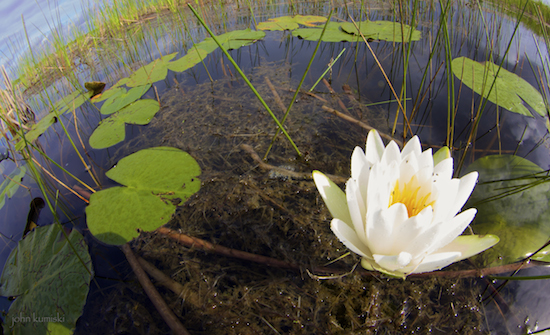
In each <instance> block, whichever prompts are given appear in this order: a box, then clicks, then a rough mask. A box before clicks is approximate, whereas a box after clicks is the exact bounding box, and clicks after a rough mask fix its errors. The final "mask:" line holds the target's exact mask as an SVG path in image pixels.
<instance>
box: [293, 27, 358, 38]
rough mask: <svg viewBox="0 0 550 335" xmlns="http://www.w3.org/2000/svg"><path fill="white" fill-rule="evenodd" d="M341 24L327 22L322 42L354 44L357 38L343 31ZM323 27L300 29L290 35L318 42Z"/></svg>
mask: <svg viewBox="0 0 550 335" xmlns="http://www.w3.org/2000/svg"><path fill="white" fill-rule="evenodd" d="M341 25H342V24H341V23H338V22H329V23H328V24H327V29H326V30H325V34H324V35H323V42H355V41H357V36H355V35H352V34H348V33H346V32H345V31H343V30H342V29H341V28H340V27H341ZM322 32H323V26H321V27H317V28H300V29H296V30H293V31H292V35H293V36H296V37H299V38H302V39H304V40H307V41H318V40H319V38H321V33H322Z"/></svg>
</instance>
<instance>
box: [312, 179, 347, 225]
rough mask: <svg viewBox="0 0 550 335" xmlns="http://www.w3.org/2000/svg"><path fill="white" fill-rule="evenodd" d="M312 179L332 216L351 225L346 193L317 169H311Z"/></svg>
mask: <svg viewBox="0 0 550 335" xmlns="http://www.w3.org/2000/svg"><path fill="white" fill-rule="evenodd" d="M313 180H314V181H315V185H316V186H317V189H318V190H319V193H320V194H321V197H322V198H323V200H324V201H325V204H326V205H327V207H328V210H329V211H330V214H331V215H332V217H334V218H338V219H340V220H342V221H343V222H346V223H347V224H348V225H349V226H350V228H351V227H353V224H352V221H351V216H350V214H349V209H348V202H347V200H346V194H345V193H344V192H343V191H342V190H341V189H340V187H338V185H336V184H335V183H334V182H333V181H332V180H330V179H328V178H327V176H325V175H324V174H322V173H321V172H319V171H313Z"/></svg>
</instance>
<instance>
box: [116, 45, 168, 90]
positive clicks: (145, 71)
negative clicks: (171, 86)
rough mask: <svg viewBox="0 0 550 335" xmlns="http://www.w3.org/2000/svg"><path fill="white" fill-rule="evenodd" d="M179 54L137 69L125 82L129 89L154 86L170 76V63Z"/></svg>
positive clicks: (162, 58)
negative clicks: (148, 85)
mask: <svg viewBox="0 0 550 335" xmlns="http://www.w3.org/2000/svg"><path fill="white" fill-rule="evenodd" d="M176 54H177V52H174V53H171V54H169V55H166V56H164V57H161V58H159V59H155V60H154V61H152V62H151V63H149V64H147V65H145V66H142V67H140V68H139V69H137V70H136V71H135V72H134V73H132V75H131V76H130V77H128V80H127V81H126V82H125V84H126V86H128V87H136V86H142V85H146V84H152V83H154V82H157V81H159V80H163V79H165V78H166V76H167V75H168V63H169V62H170V60H172V58H174V57H175V56H176Z"/></svg>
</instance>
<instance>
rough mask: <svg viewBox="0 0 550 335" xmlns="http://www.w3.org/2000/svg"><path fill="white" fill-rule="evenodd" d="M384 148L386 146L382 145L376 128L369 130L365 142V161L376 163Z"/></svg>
mask: <svg viewBox="0 0 550 335" xmlns="http://www.w3.org/2000/svg"><path fill="white" fill-rule="evenodd" d="M385 150H386V147H385V146H384V142H382V138H381V137H380V134H378V132H377V131H376V130H371V131H369V134H368V135H367V144H366V146H365V153H366V158H367V161H368V162H369V163H370V164H371V165H373V164H374V163H378V162H379V161H380V159H381V158H382V155H383V154H384V151H385Z"/></svg>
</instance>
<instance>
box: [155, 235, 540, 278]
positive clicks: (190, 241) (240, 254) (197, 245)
mask: <svg viewBox="0 0 550 335" xmlns="http://www.w3.org/2000/svg"><path fill="white" fill-rule="evenodd" d="M156 231H157V232H158V233H160V234H163V235H165V236H167V237H170V238H172V239H173V240H176V241H177V242H179V243H181V244H183V245H185V246H187V247H190V248H194V249H197V250H203V251H207V252H213V253H216V254H219V255H223V256H227V257H233V258H238V259H242V260H247V261H252V262H256V263H262V264H265V265H267V266H274V267H279V268H283V269H289V270H301V269H302V267H301V266H300V265H298V264H296V263H290V262H286V261H281V260H279V259H276V258H271V257H268V256H262V255H257V254H252V253H249V252H246V251H241V250H236V249H231V248H227V247H224V246H221V245H215V244H212V243H210V242H207V241H205V240H202V239H200V238H197V237H192V236H188V235H185V234H183V233H179V232H177V231H175V230H172V229H170V228H166V227H160V228H159V229H157V230H156ZM541 264H546V263H544V262H537V261H531V262H530V263H525V262H518V263H513V264H507V265H501V266H495V267H490V268H484V269H473V270H460V271H433V272H425V273H413V274H410V275H408V276H407V277H408V278H419V277H428V276H436V277H448V278H468V277H471V278H473V277H478V278H481V277H485V276H490V275H493V274H498V273H504V272H510V271H516V270H520V269H526V268H530V267H533V266H537V265H541ZM307 272H308V274H309V275H310V276H312V278H315V277H316V276H317V275H315V274H314V272H316V273H324V274H329V276H328V277H325V278H329V277H334V278H337V277H338V276H342V275H346V274H351V272H350V271H349V270H342V269H333V268H329V267H325V266H314V267H312V268H311V271H310V270H309V269H307ZM355 272H356V273H359V274H361V275H371V276H374V277H378V276H381V275H382V274H381V273H379V272H374V271H367V270H365V269H355ZM317 277H318V276H317Z"/></svg>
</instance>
